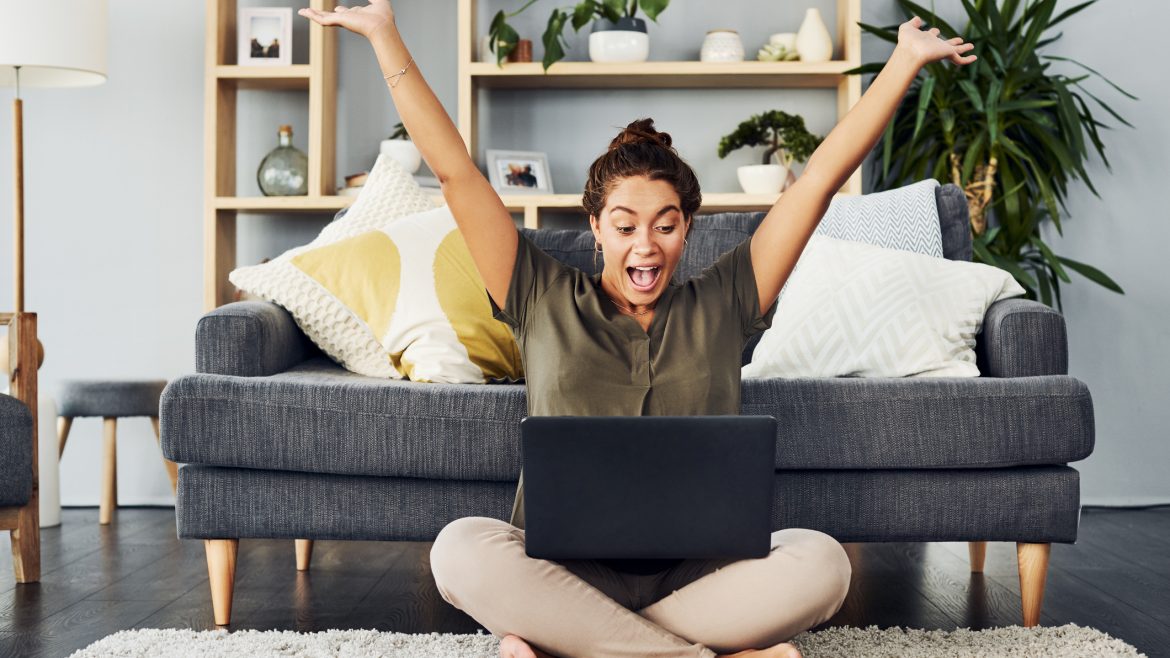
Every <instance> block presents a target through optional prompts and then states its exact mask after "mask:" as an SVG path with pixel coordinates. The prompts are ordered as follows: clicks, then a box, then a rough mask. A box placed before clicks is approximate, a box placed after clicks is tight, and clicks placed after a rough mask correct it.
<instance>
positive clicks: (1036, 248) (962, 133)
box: [847, 0, 1136, 309]
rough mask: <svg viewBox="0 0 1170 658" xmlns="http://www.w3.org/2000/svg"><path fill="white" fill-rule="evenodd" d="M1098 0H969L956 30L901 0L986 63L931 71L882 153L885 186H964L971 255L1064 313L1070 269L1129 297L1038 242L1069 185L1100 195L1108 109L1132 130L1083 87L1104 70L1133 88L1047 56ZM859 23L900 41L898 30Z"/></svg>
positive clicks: (869, 67) (868, 69)
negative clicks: (1092, 172) (1097, 184)
mask: <svg viewBox="0 0 1170 658" xmlns="http://www.w3.org/2000/svg"><path fill="white" fill-rule="evenodd" d="M1095 2H1096V0H1088V1H1087V2H1082V3H1079V4H1076V5H1073V6H1071V7H1068V8H1067V9H1064V10H1063V11H1059V12H1058V11H1057V6H1056V5H1057V0H1035V1H1033V2H1026V3H1021V2H1012V1H1008V0H963V2H962V7H963V9H964V12H965V14H966V19H967V25H966V26H965V27H964V29H962V30H957V29H955V28H954V27H951V26H950V25H948V24H947V22H946V21H944V20H942V19H940V18H938V17H937V16H935V15H933V12H931V11H929V10H928V9H927V8H925V7H922V6H919V5H918V4H915V3H914V2H911V1H910V0H897V4H898V5H899V6H900V7H901V8H902V10H903V11H904V12H905V13H906V15H907V16H909V15H918V16H921V17H923V19H924V20H926V21H927V22H929V23H931V24H933V25H937V26H938V27H939V29H940V30H941V31H942V35H941V36H942V37H943V38H945V37H948V36H962V37H963V38H964V39H965V40H967V41H970V42H971V43H973V44H975V48H976V52H978V53H979V61H978V62H977V63H975V65H973V66H964V67H953V66H942V65H940V64H938V63H934V64H928V65H926V66H925V67H923V69H922V71H921V72H920V73H919V75H918V78H917V79H916V80H915V81H914V82H913V83H912V84H911V86H910V89H909V90H908V91H907V92H906V97H905V98H904V99H903V101H902V104H901V105H900V106H899V108H898V110H897V112H896V113H895V114H894V117H893V119H892V120H891V121H890V123H889V125H887V126H886V132H885V135H884V136H883V138H882V141H881V143H880V144H879V145H878V147H877V152H878V154H879V157H877V158H875V161H874V165H875V173H876V176H875V177H874V179H875V181H876V183H877V185H876V187H877V189H891V188H894V187H899V186H901V185H905V184H907V183H911V182H914V181H918V180H922V179H923V178H935V179H937V180H938V181H939V182H940V183H955V184H956V185H958V186H959V187H960V188H963V190H964V191H965V192H966V196H967V205H968V209H969V210H970V214H971V241H972V248H973V250H974V260H975V261H977V262H981V263H985V264H987V265H994V266H996V267H999V268H1001V269H1004V270H1007V271H1008V272H1010V273H1011V274H1012V275H1013V276H1014V277H1015V279H1016V281H1018V282H1019V283H1020V285H1022V286H1023V287H1024V288H1025V289H1026V290H1027V292H1028V295H1027V296H1028V299H1033V300H1037V301H1040V302H1041V303H1044V304H1048V305H1050V306H1051V305H1053V303H1054V302H1055V306H1056V308H1058V309H1060V308H1061V300H1060V284H1061V283H1070V282H1071V280H1072V279H1071V278H1070V276H1069V273H1070V271H1071V272H1075V273H1077V274H1080V275H1081V276H1083V277H1085V278H1087V279H1088V280H1090V281H1092V282H1093V283H1096V284H1097V285H1100V286H1103V287H1104V288H1106V289H1108V290H1112V291H1114V292H1116V293H1118V294H1124V292H1123V291H1122V288H1121V286H1119V285H1118V284H1117V282H1116V281H1114V280H1113V279H1112V278H1110V277H1109V276H1108V275H1106V274H1105V273H1104V272H1102V271H1101V270H1099V269H1097V268H1096V267H1093V266H1092V265H1089V264H1087V263H1082V262H1080V261H1076V260H1073V259H1071V258H1067V257H1065V256H1060V255H1058V254H1056V253H1054V252H1053V251H1052V249H1051V248H1050V247H1049V246H1048V245H1047V244H1046V243H1045V242H1044V240H1043V239H1042V238H1041V227H1042V225H1043V224H1044V223H1046V222H1048V221H1051V222H1052V227H1053V228H1055V229H1056V231H1057V232H1058V233H1061V234H1063V228H1062V226H1063V222H1064V220H1065V218H1066V217H1067V214H1068V208H1067V207H1066V205H1065V201H1066V199H1067V198H1068V194H1069V187H1070V185H1071V184H1072V183H1074V182H1080V183H1083V184H1084V185H1085V187H1087V188H1088V189H1089V191H1090V192H1092V193H1093V194H1094V195H1096V194H1097V190H1096V188H1094V186H1093V181H1092V180H1091V178H1090V177H1089V175H1088V173H1087V172H1086V170H1085V162H1086V161H1087V160H1088V158H1089V156H1090V155H1091V154H1093V153H1096V155H1098V156H1100V157H1101V161H1102V162H1103V163H1104V164H1105V166H1106V168H1109V160H1108V158H1107V157H1106V156H1105V144H1104V141H1103V138H1104V137H1105V132H1104V129H1107V128H1110V126H1109V125H1108V124H1106V123H1104V122H1103V121H1101V120H1100V119H1099V118H1098V117H1100V116H1101V115H1100V112H1101V111H1103V112H1105V113H1106V114H1108V115H1109V116H1110V117H1112V118H1113V120H1115V121H1116V122H1117V123H1120V124H1122V125H1125V126H1130V127H1131V128H1132V126H1131V125H1130V123H1129V122H1128V121H1126V120H1125V119H1124V118H1122V116H1121V115H1120V114H1118V113H1117V112H1116V111H1114V109H1113V108H1112V107H1110V106H1109V105H1108V104H1106V102H1105V100H1104V99H1102V98H1100V97H1098V96H1097V95H1096V94H1094V93H1093V92H1092V91H1091V90H1089V89H1087V88H1085V86H1084V85H1082V84H1081V83H1082V82H1084V81H1085V80H1086V79H1088V78H1090V77H1097V78H1099V79H1100V80H1102V81H1103V82H1105V83H1106V84H1107V85H1109V86H1110V87H1112V88H1113V90H1114V91H1116V92H1118V93H1120V94H1121V95H1122V96H1124V97H1125V98H1128V99H1131V100H1136V99H1135V97H1134V96H1133V95H1132V94H1130V93H1129V92H1126V91H1125V90H1123V89H1121V88H1120V87H1118V86H1117V85H1115V84H1113V83H1112V82H1110V81H1109V80H1108V79H1106V78H1105V77H1104V76H1102V75H1101V74H1099V73H1097V71H1095V70H1094V69H1092V68H1090V67H1088V66H1086V65H1084V64H1081V63H1080V62H1078V61H1076V60H1073V59H1069V58H1066V57H1058V56H1056V55H1044V54H1043V51H1044V49H1045V48H1046V47H1047V46H1049V45H1050V44H1052V43H1053V42H1055V41H1057V40H1058V39H1060V36H1061V33H1060V32H1056V33H1052V30H1053V28H1054V27H1055V26H1057V25H1058V24H1059V23H1060V22H1062V21H1064V20H1065V19H1067V18H1069V17H1070V16H1073V15H1075V14H1077V13H1078V12H1080V11H1083V10H1085V9H1087V8H1089V7H1090V6H1092V5H1093V4H1094V3H1095ZM860 25H861V28H862V29H863V30H865V31H866V32H868V33H870V34H873V35H874V36H877V37H878V38H881V39H884V40H886V41H890V42H891V43H896V42H897V28H896V26H891V27H875V26H872V25H866V24H860ZM883 66H884V64H883V63H877V62H875V63H872V64H865V65H863V66H861V67H859V68H857V69H854V70H852V71H847V73H855V74H863V73H876V72H878V71H880V70H881V69H882V67H883ZM1061 68H1063V69H1065V70H1067V71H1068V72H1067V73H1066V72H1062V71H1061V70H1060V69H1061ZM1095 110H1097V111H1095Z"/></svg>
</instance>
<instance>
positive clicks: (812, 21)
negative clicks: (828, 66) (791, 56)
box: [796, 8, 833, 62]
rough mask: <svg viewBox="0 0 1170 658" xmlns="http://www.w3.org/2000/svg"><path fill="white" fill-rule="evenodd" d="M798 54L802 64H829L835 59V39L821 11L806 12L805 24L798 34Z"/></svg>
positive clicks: (810, 9) (813, 9)
mask: <svg viewBox="0 0 1170 658" xmlns="http://www.w3.org/2000/svg"><path fill="white" fill-rule="evenodd" d="M796 52H798V53H800V61H802V62H827V61H829V60H830V59H832V58H833V39H832V37H830V36H829V28H827V27H825V21H823V20H822V19H821V12H820V10H819V9H816V8H809V9H807V10H806V11H805V12H804V22H803V23H801V24H800V31H799V32H797V33H796Z"/></svg>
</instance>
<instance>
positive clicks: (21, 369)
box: [0, 0, 107, 583]
mask: <svg viewBox="0 0 1170 658" xmlns="http://www.w3.org/2000/svg"><path fill="white" fill-rule="evenodd" d="M106 14H107V0H79V1H71V2H60V1H52V2H28V1H22V0H0V16H2V17H3V18H0V87H16V97H15V99H14V100H13V102H12V127H13V131H12V147H13V153H14V155H15V157H14V159H13V182H14V186H13V199H12V200H13V209H14V213H13V218H12V220H13V221H12V225H13V242H12V248H13V252H14V256H15V257H14V258H13V273H14V274H15V282H14V283H15V295H14V299H13V305H14V307H15V311H16V312H15V313H0V324H3V325H7V327H8V332H9V335H8V340H7V341H5V342H6V343H8V345H5V346H3V347H2V348H0V351H2V352H3V353H4V355H5V356H6V357H11V358H4V359H2V361H4V363H3V364H0V365H3V366H4V378H5V380H7V381H8V382H9V383H11V385H12V391H11V394H12V395H13V397H16V398H17V399H19V400H21V401H23V402H24V403H25V404H26V405H27V406H28V408H29V411H30V412H31V415H32V428H33V436H32V437H31V438H32V460H31V461H32V474H31V476H32V483H31V493H30V494H29V497H28V501H27V502H26V503H25V504H24V505H21V506H17V507H0V530H9V531H10V532H11V537H10V539H11V541H12V558H13V568H14V571H15V575H16V581H17V582H19V583H29V582H37V581H39V580H40V572H41V549H40V518H39V517H40V515H39V505H40V496H39V483H38V480H39V477H40V476H39V472H38V471H39V459H38V457H39V455H38V452H39V450H38V443H39V441H38V438H37V434H38V432H39V429H40V427H39V425H38V423H37V420H38V419H37V416H38V407H39V404H38V403H39V397H38V395H37V370H38V369H39V368H40V364H41V362H42V360H43V359H44V350H43V349H41V345H40V341H38V340H37V338H36V335H37V317H36V314H35V313H26V312H25V310H24V106H23V103H22V101H21V99H20V88H21V86H22V85H23V86H28V87H84V86H89V85H96V84H101V83H102V82H105V80H106V42H107V36H106ZM9 361H11V362H9ZM54 454H55V453H54ZM4 466H5V464H0V468H3V467H4Z"/></svg>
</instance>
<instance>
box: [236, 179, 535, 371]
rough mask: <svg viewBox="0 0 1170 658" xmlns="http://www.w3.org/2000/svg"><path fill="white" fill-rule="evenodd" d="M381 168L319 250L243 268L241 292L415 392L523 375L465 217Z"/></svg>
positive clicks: (335, 352) (310, 247) (349, 363)
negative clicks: (427, 386)
mask: <svg viewBox="0 0 1170 658" xmlns="http://www.w3.org/2000/svg"><path fill="white" fill-rule="evenodd" d="M434 205H435V204H434V202H433V201H432V200H431V199H430V198H429V197H428V196H427V195H426V194H424V193H423V192H422V190H421V189H420V188H419V186H418V184H417V183H415V181H414V179H413V178H412V177H411V175H410V174H409V173H407V172H406V170H405V169H403V168H402V167H401V166H400V165H398V163H396V162H395V161H394V160H392V159H390V158H386V157H381V156H380V157H379V158H378V160H377V162H376V163H375V164H374V168H373V171H371V172H370V176H369V178H368V179H367V181H366V184H365V185H364V186H363V188H362V191H361V193H360V194H359V195H358V198H357V200H356V201H354V204H353V205H352V206H351V207H350V209H349V211H348V212H347V213H346V214H345V215H344V216H343V217H341V218H340V219H338V220H336V221H334V222H333V223H331V224H329V225H328V226H326V227H325V229H324V230H322V231H321V234H320V235H318V236H317V238H316V239H314V240H313V241H312V242H310V243H309V244H307V245H305V246H303V247H297V248H295V249H290V250H289V251H287V252H285V253H283V254H281V255H280V256H279V257H277V258H275V259H273V260H272V261H270V262H268V263H265V264H263V265H256V266H252V267H242V268H239V269H237V270H235V271H233V272H232V273H231V275H230V276H229V279H230V280H231V282H232V283H233V284H235V285H236V286H238V287H240V288H242V289H244V290H246V291H248V292H251V293H253V294H255V295H258V296H260V297H262V298H263V299H266V300H268V301H271V302H274V303H276V304H279V305H281V306H283V307H284V308H286V309H288V311H289V313H290V314H291V315H292V316H293V318H294V319H295V320H296V322H297V325H298V326H300V328H301V330H302V331H304V332H305V334H306V335H307V336H308V337H309V338H310V339H312V340H313V342H314V343H316V344H317V345H318V346H319V347H320V348H321V350H322V351H323V352H325V353H326V354H328V355H329V356H330V357H332V358H333V359H334V360H335V361H337V362H338V363H340V364H341V365H342V366H344V367H345V368H347V369H349V370H352V371H354V372H357V373H361V374H363V375H370V376H374V377H391V378H394V379H401V378H402V377H408V378H409V379H411V380H414V381H426V382H450V383H454V382H461V383H483V382H484V381H485V380H489V379H511V380H515V379H518V378H519V377H521V376H523V368H522V365H521V361H520V355H519V350H518V349H517V347H516V341H515V338H514V337H513V336H512V334H511V332H510V331H509V330H508V329H507V327H505V326H504V325H503V324H501V323H500V322H498V321H497V320H495V319H494V318H492V313H491V305H490V304H489V303H488V298H487V292H486V291H485V290H484V285H483V280H482V278H480V276H479V272H478V271H477V270H476V267H475V263H474V262H473V261H472V258H471V253H470V252H469V251H468V250H467V245H466V243H465V242H464V241H463V236H462V234H460V232H459V229H458V227H457V226H456V224H455V218H454V217H452V216H451V211H450V209H448V208H447V207H445V206H443V207H439V208H435V207H434Z"/></svg>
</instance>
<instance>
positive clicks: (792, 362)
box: [742, 235, 1024, 377]
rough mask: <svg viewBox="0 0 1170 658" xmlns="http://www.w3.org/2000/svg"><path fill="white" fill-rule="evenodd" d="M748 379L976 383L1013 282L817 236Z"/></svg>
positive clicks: (746, 372) (975, 268) (1014, 289)
mask: <svg viewBox="0 0 1170 658" xmlns="http://www.w3.org/2000/svg"><path fill="white" fill-rule="evenodd" d="M800 263H801V265H802V266H801V267H800V268H799V269H798V270H796V271H794V272H793V274H792V276H791V277H790V278H789V280H788V282H787V288H788V292H787V294H785V295H784V296H783V297H782V298H780V299H779V300H778V301H777V302H776V304H777V305H778V306H777V308H776V315H775V318H774V320H773V322H772V326H771V328H769V329H767V330H766V331H765V332H764V333H763V335H762V337H761V338H760V343H759V345H757V346H756V349H755V352H754V353H753V355H752V361H751V363H749V364H748V365H746V366H744V367H743V370H742V375H743V376H744V377H977V376H978V375H979V369H978V368H977V367H976V366H975V334H977V333H978V332H979V330H980V327H981V326H982V323H983V316H984V314H985V313H986V311H987V307H989V306H991V304H993V303H994V302H996V301H998V300H1000V299H1004V298H1007V297H1015V296H1018V295H1022V294H1024V289H1023V288H1022V287H1020V285H1019V284H1018V283H1016V281H1015V279H1013V278H1012V277H1011V275H1010V274H1008V273H1007V272H1004V271H1003V270H1000V269H998V268H995V267H991V266H988V265H983V264H979V263H968V262H963V261H952V260H946V259H942V258H935V257H933V256H926V255H923V254H916V253H912V252H907V251H898V250H894V249H885V248H882V247H876V246H873V245H869V244H863V243H860V242H850V241H846V240H838V239H835V238H831V237H828V236H823V235H813V237H812V238H811V239H810V240H809V243H808V245H807V246H806V247H805V250H804V253H803V254H802V255H801V257H800Z"/></svg>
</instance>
